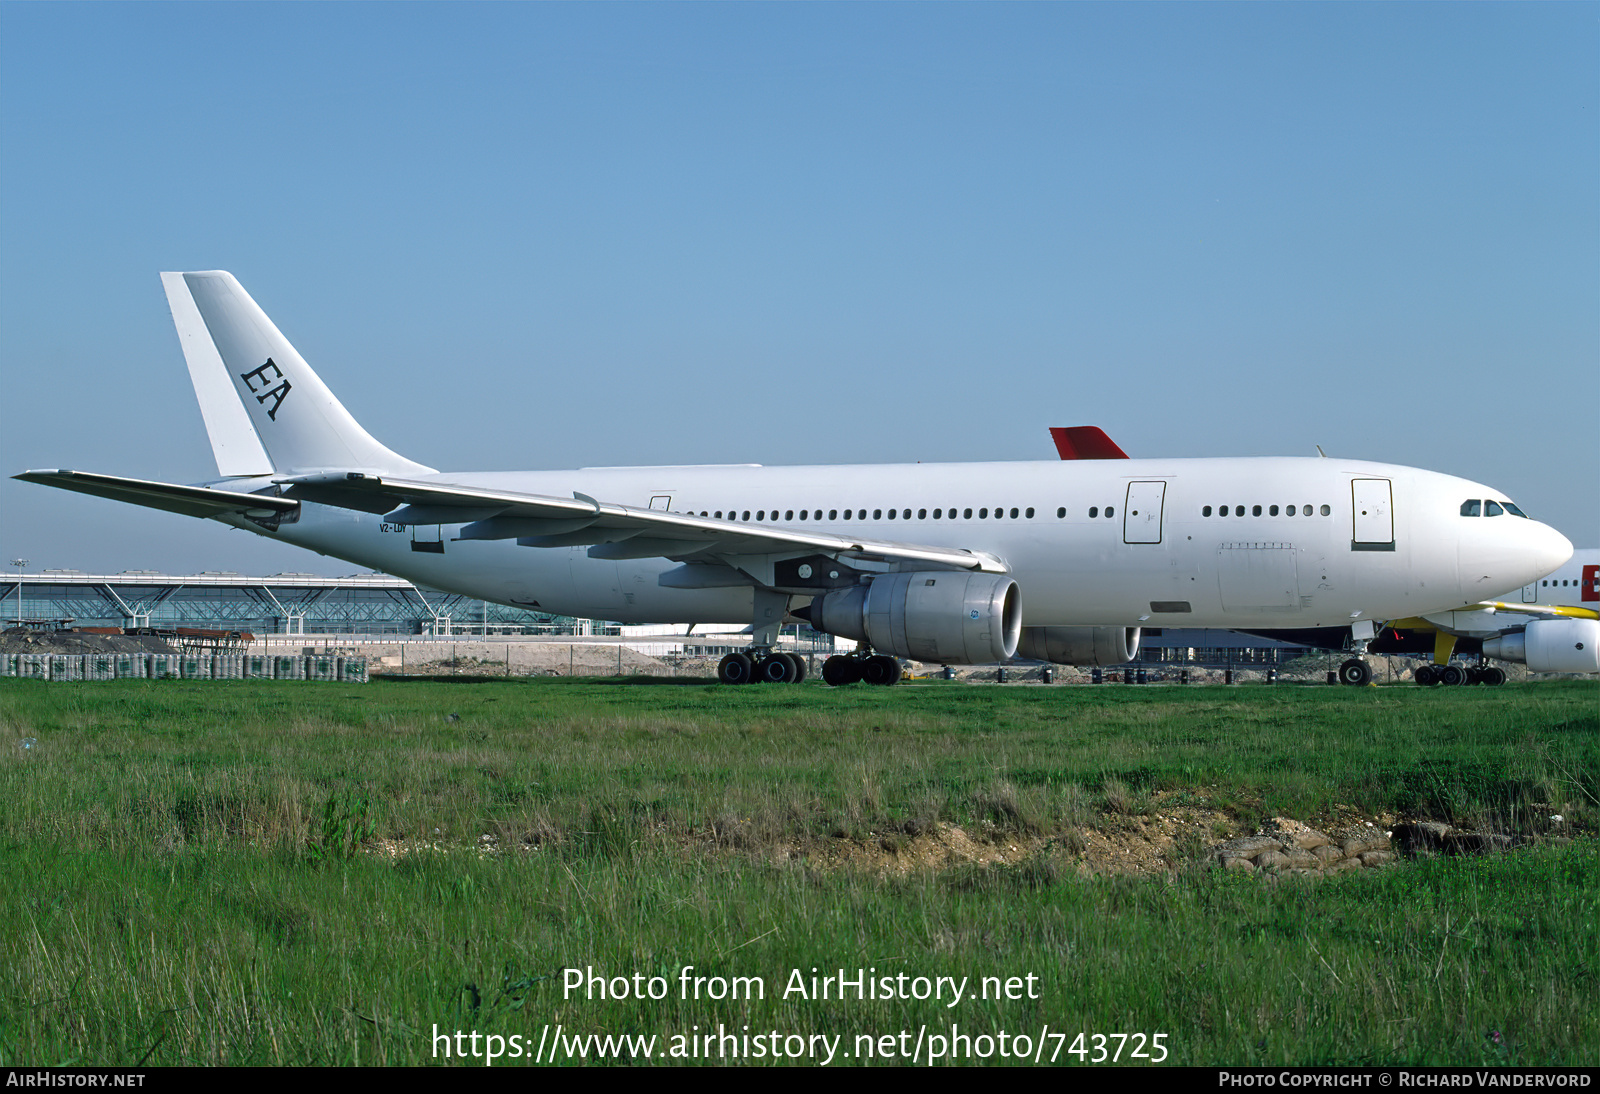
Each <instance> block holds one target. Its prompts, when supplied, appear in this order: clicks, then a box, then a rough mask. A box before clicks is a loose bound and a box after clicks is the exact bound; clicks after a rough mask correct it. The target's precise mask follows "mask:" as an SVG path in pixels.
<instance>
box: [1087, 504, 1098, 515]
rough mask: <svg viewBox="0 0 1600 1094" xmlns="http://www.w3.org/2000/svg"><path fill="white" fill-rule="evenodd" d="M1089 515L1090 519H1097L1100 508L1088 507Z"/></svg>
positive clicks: (1096, 506)
mask: <svg viewBox="0 0 1600 1094" xmlns="http://www.w3.org/2000/svg"><path fill="white" fill-rule="evenodd" d="M1089 515H1090V516H1091V517H1098V516H1099V515H1100V507H1099V506H1098V505H1091V506H1089Z"/></svg>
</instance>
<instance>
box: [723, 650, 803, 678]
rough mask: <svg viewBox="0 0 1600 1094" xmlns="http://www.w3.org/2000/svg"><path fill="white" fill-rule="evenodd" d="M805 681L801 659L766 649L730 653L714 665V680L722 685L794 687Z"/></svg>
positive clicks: (793, 655)
mask: <svg viewBox="0 0 1600 1094" xmlns="http://www.w3.org/2000/svg"><path fill="white" fill-rule="evenodd" d="M805 678H806V663H805V659H804V658H802V657H800V656H798V655H796V654H793V653H779V652H774V651H773V650H770V649H759V648H756V649H752V650H751V652H750V653H730V654H728V655H727V656H726V657H724V658H723V659H722V660H721V661H720V662H719V663H718V664H717V679H718V680H719V681H721V682H722V683H724V684H798V683H799V682H800V681H802V680H804V679H805Z"/></svg>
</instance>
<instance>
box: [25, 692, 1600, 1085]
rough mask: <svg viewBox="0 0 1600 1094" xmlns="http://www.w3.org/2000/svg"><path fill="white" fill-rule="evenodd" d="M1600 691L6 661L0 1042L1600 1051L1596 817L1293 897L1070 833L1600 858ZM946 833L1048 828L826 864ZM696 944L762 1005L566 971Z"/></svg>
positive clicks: (89, 1050)
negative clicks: (847, 995)
mask: <svg viewBox="0 0 1600 1094" xmlns="http://www.w3.org/2000/svg"><path fill="white" fill-rule="evenodd" d="M1594 699H1595V691H1594V688H1593V687H1592V685H1585V684H1582V683H1579V684H1565V683H1552V684H1538V685H1529V686H1523V687H1519V688H1513V689H1502V690H1500V691H1498V692H1491V691H1483V690H1480V689H1459V690H1456V691H1454V692H1453V693H1452V692H1442V691H1429V692H1423V691H1411V690H1399V689H1377V690H1372V689H1366V690H1351V691H1346V690H1343V689H1332V688H1329V689H1320V688H1297V689H1290V688H1284V689H1281V690H1278V689H1272V688H1267V687H1259V688H1239V689H1231V690H1229V689H1222V688H1195V689H1180V688H1176V687H1173V688H1154V687H1152V688H1147V689H1135V688H1102V689H1094V688H1071V689H1068V688H1057V689H1046V688H1014V689H1012V688H1001V687H928V688H905V689H888V690H885V691H879V692H871V691H866V690H863V689H852V690H849V691H829V690H825V689H821V688H810V687H801V688H787V689H785V688H771V689H766V688H755V687H752V688H741V689H726V688H717V687H711V686H707V687H700V686H683V685H677V686H664V685H663V686H656V687H648V686H621V685H607V684H603V683H593V682H567V681H516V680H512V681H498V680H496V681H489V682H485V683H464V682H463V683H430V682H376V683H373V684H370V685H367V686H365V687H360V688H356V687H341V686H338V685H331V686H330V685H316V686H309V685H308V686H305V687H296V686H292V685H291V686H284V685H273V684H256V683H248V682H240V683H238V684H230V683H211V684H206V685H191V684H185V683H182V682H153V683H152V682H144V683H141V682H131V681H130V682H126V683H113V684H86V685H60V684H57V685H45V684H39V683H37V682H32V681H3V682H0V727H3V731H4V733H5V737H4V738H0V891H3V892H4V893H6V894H7V895H6V901H5V911H6V915H5V917H4V921H3V923H0V969H4V970H5V973H4V976H3V978H0V991H3V997H4V1000H5V1002H4V1006H0V1063H3V1064H7V1065H15V1064H65V1063H85V1064H105V1065H110V1064H116V1065H132V1064H136V1063H140V1062H143V1063H147V1064H192V1063H270V1064H278V1063H291V1064H304V1063H338V1064H358V1063H421V1062H429V1061H431V1060H433V1059H434V1058H435V1057H434V1055H433V1047H432V1046H433V1042H432V1040H431V1033H432V1030H433V1027H434V1026H435V1025H437V1026H439V1027H440V1028H442V1029H446V1030H449V1031H454V1030H456V1029H458V1028H459V1029H462V1030H473V1029H476V1030H478V1031H479V1032H481V1033H488V1032H499V1033H501V1034H503V1035H510V1034H512V1033H518V1034H521V1035H522V1036H524V1037H528V1036H531V1037H533V1038H535V1039H536V1038H537V1037H538V1035H539V1031H540V1030H541V1029H542V1028H543V1025H544V1024H545V1023H547V1022H548V1023H551V1024H554V1023H558V1022H559V1023H562V1024H563V1026H564V1028H565V1029H566V1030H567V1031H569V1032H587V1031H594V1032H610V1033H623V1032H643V1033H656V1034H660V1035H661V1036H663V1037H665V1036H670V1035H672V1034H674V1033H687V1032H690V1031H692V1029H693V1027H695V1026H699V1027H700V1029H701V1030H702V1031H704V1030H707V1029H709V1028H711V1027H714V1026H716V1025H717V1024H718V1023H722V1024H725V1025H727V1026H730V1027H732V1026H743V1025H746V1024H748V1025H750V1027H751V1029H752V1030H757V1029H778V1030H780V1031H784V1032H793V1033H800V1034H807V1033H828V1034H835V1033H842V1034H844V1035H846V1041H847V1042H848V1041H850V1039H852V1038H854V1037H855V1036H856V1035H858V1034H869V1033H875V1034H888V1033H895V1032H898V1031H899V1030H901V1029H913V1030H915V1029H919V1028H921V1027H923V1026H927V1027H928V1029H929V1030H930V1031H931V1030H936V1029H947V1027H948V1026H949V1025H950V1024H951V1023H953V1022H954V1023H959V1024H960V1025H961V1027H962V1028H963V1029H965V1030H968V1031H970V1032H974V1033H976V1032H980V1031H981V1032H988V1033H991V1034H993V1033H996V1032H998V1031H999V1030H1000V1029H1002V1028H1005V1029H1007V1030H1010V1031H1013V1032H1015V1031H1019V1030H1033V1031H1037V1030H1038V1029H1039V1028H1041V1027H1042V1026H1044V1025H1045V1024H1047V1023H1048V1024H1049V1025H1050V1028H1051V1029H1053V1030H1062V1031H1071V1032H1072V1033H1074V1034H1075V1033H1076V1032H1077V1031H1079V1030H1083V1031H1086V1032H1089V1033H1094V1032H1105V1033H1115V1032H1134V1031H1143V1032H1147V1033H1154V1032H1157V1031H1162V1032H1166V1033H1168V1035H1169V1036H1168V1038H1167V1042H1166V1043H1167V1045H1168V1046H1169V1049H1170V1052H1171V1055H1170V1056H1169V1061H1170V1062H1173V1063H1202V1064H1211V1063H1233V1064H1249V1063H1260V1064H1278V1063H1311V1062H1321V1063H1365V1062H1373V1063H1377V1062H1384V1063H1393V1062H1410V1063H1458V1064H1479V1063H1491V1064H1492V1063H1524V1064H1532V1063H1590V1064H1592V1063H1595V1062H1596V1058H1595V1049H1594V1046H1595V1045H1597V1044H1600V1017H1597V1016H1596V1011H1595V1008H1594V1007H1593V1006H1592V1003H1591V1001H1590V1000H1591V998H1592V996H1593V994H1594V986H1595V983H1596V975H1597V971H1600V955H1597V952H1596V951H1597V942H1596V934H1595V929H1594V924H1595V923H1596V922H1600V854H1597V852H1596V849H1595V845H1594V843H1593V842H1592V841H1591V840H1590V839H1588V838H1580V839H1578V840H1577V841H1576V842H1573V843H1570V844H1566V845H1561V844H1557V845H1552V846H1547V847H1545V848H1543V849H1540V850H1530V851H1524V852H1518V853H1516V854H1512V855H1502V856H1493V857H1489V858H1483V859H1476V860H1439V861H1428V862H1417V863H1410V864H1406V865H1405V866H1402V867H1398V868H1392V869H1386V870H1379V871H1370V872H1364V873H1361V874H1357V875H1354V876H1345V877H1334V878H1328V879H1324V880H1322V881H1320V882H1316V883H1307V884H1299V883H1293V882H1288V881H1285V882H1284V883H1281V884H1275V885H1274V884H1268V883H1265V882H1263V881H1262V880H1261V879H1256V878H1239V877H1236V876H1232V875H1226V876H1225V875H1222V874H1220V873H1216V872H1206V871H1191V870H1181V871H1178V872H1177V873H1175V874H1173V875H1171V876H1169V877H1166V878H1149V879H1134V878H1115V879H1113V878H1094V877H1085V876H1082V875H1081V874H1080V873H1079V871H1078V869H1077V866H1076V863H1075V861H1074V858H1073V855H1072V851H1071V848H1072V842H1071V839H1070V836H1071V834H1072V833H1073V832H1074V831H1076V830H1077V829H1078V828H1081V827H1084V826H1088V825H1093V824H1096V823H1100V818H1102V817H1103V816H1106V815H1107V814H1105V813H1102V812H1101V810H1102V809H1106V808H1110V809H1116V808H1126V809H1128V810H1131V811H1137V810H1138V809H1139V808H1140V806H1139V802H1140V800H1141V796H1148V795H1149V794H1151V793H1152V792H1155V791H1166V790H1181V789H1186V788H1187V789H1193V790H1195V791H1197V792H1200V791H1203V792H1204V793H1205V795H1206V796H1207V797H1208V798H1210V799H1211V800H1213V801H1215V800H1223V801H1232V802H1234V803H1236V806H1235V808H1236V811H1237V812H1238V813H1240V814H1241V822H1243V823H1248V822H1249V821H1251V820H1252V819H1254V818H1255V817H1256V816H1257V815H1271V814H1274V813H1281V814H1286V815H1291V816H1297V817H1300V818H1301V819H1306V820H1315V819H1316V818H1317V817H1319V816H1321V815H1324V814H1329V813H1331V812H1333V811H1335V810H1341V809H1348V808H1352V807H1353V808H1356V809H1360V810H1362V811H1365V812H1368V813H1378V812H1382V811H1394V812H1412V813H1422V814H1426V815H1429V816H1437V817H1440V818H1441V819H1448V820H1455V821H1464V822H1472V821H1482V822H1484V823H1492V824H1494V825H1496V826H1499V827H1502V828H1504V829H1507V830H1515V831H1519V832H1539V831H1549V830H1550V829H1551V827H1552V824H1553V822H1552V821H1551V820H1550V817H1551V815H1552V813H1556V812H1559V813H1560V815H1562V816H1563V818H1564V819H1563V821H1562V822H1561V826H1562V827H1563V828H1564V829H1568V830H1576V831H1577V832H1578V833H1579V835H1580V836H1583V835H1584V834H1585V833H1588V832H1592V828H1593V823H1594V821H1593V818H1594V816H1595V812H1594V809H1595V804H1594V803H1595V795H1596V791H1597V778H1600V774H1597V773H1600V751H1597V749H1600V745H1597V733H1596V730H1597V721H1600V718H1597V711H1596V704H1595V701H1594ZM452 715H454V717H453V718H452V717H451V716H452ZM23 737H33V738H36V739H37V742H38V743H37V745H36V746H35V747H33V748H30V749H27V750H23V749H21V748H19V747H17V745H16V744H15V743H14V742H15V741H17V740H19V739H20V738H23ZM1113 802H1117V803H1123V804H1122V805H1120V806H1118V805H1114V804H1113ZM941 823H956V824H961V825H963V826H969V830H970V831H972V832H973V833H974V834H978V833H982V832H992V833H995V836H994V838H1012V837H1014V836H1017V835H1024V834H1032V835H1035V836H1037V837H1041V838H1042V839H1043V842H1042V843H1041V847H1042V849H1041V850H1040V852H1039V853H1038V854H1037V855H1035V856H1034V857H1033V858H1032V859H1029V860H1028V861H1025V862H1023V863H1021V864H1020V865H1014V866H1005V867H1003V866H992V867H980V866H968V867H962V868H958V869H950V870H945V871H942V872H935V871H922V872H914V873H912V874H910V875H909V876H906V877H902V878H884V877H879V876H877V875H876V874H870V873H863V872H857V871H851V870H849V869H829V868H823V867H822V866H821V865H820V864H819V860H818V859H817V858H816V857H815V856H812V855H810V854H809V851H808V849H809V848H812V847H815V846H819V845H825V844H826V843H827V842H828V841H829V840H833V839H838V838H841V837H842V838H846V839H851V840H860V839H867V838H876V837H884V836H886V835H887V834H893V833H901V834H917V833H919V832H927V831H931V830H932V829H933V827H934V826H935V825H938V824H941ZM980 838H981V837H980ZM780 846H781V847H789V848H792V849H793V850H794V852H795V853H793V854H786V855H783V854H774V850H775V849H776V848H779V847H780ZM396 847H401V848H404V853H402V854H399V855H397V856H392V855H388V854H380V853H377V852H378V851H379V850H380V849H393V848H396ZM491 849H492V851H491ZM687 965H692V966H695V969H696V971H697V972H698V973H700V974H703V975H707V976H712V975H723V976H734V975H740V976H759V977H762V978H763V979H764V981H765V983H766V987H767V996H766V998H764V999H761V1000H755V1001H744V1000H741V1001H738V1002H734V1001H728V1000H723V1001H715V1000H708V999H700V1000H694V999H689V1000H685V999H682V998H679V997H678V995H677V991H676V981H675V980H674V981H673V984H674V992H673V994H672V995H670V996H669V997H668V998H667V999H664V1000H660V1001H654V1000H644V1001H638V1000H632V999H630V1000H626V1001H615V1000H606V1001H598V1000H593V1001H591V1000H585V999H580V998H565V997H564V996H563V991H562V979H561V976H562V970H564V969H566V968H569V967H576V968H584V967H589V966H592V967H593V968H595V969H597V970H605V971H606V973H607V974H608V975H631V974H633V973H635V972H638V973H643V974H645V975H651V974H656V973H659V974H660V975H663V976H665V977H668V978H669V979H670V978H671V977H674V976H676V974H677V970H679V969H681V968H682V967H683V966H687ZM813 966H815V967H817V968H818V969H821V970H823V971H832V970H837V969H838V968H841V967H843V968H846V969H851V970H854V969H855V968H857V967H863V968H867V967H870V968H875V969H877V970H879V973H880V974H893V973H899V972H907V973H911V974H922V975H928V976H935V975H938V976H956V977H961V976H970V977H973V978H974V984H975V983H976V978H977V977H981V976H1001V977H1012V976H1019V977H1020V976H1026V975H1029V974H1032V975H1034V976H1036V977H1038V981H1037V983H1038V984H1039V997H1038V998H1036V999H1029V998H1022V999H1013V1000H971V999H969V1000H967V1001H965V1002H963V1003H962V1004H961V1005H960V1006H959V1007H956V1008H950V1007H946V1006H944V1005H943V1003H941V1002H936V1001H925V1002H918V1001H914V1000H913V1001H905V1000H893V1001H886V1000H881V999H880V1000H871V999H868V1000H854V999H851V1000H846V1001H844V1002H840V1001H838V1000H836V999H830V1000H828V1001H825V1002H821V1001H813V1000H802V999H795V998H791V999H788V1000H785V999H783V998H781V990H782V987H783V984H784V982H785V980H786V978H787V976H788V974H789V972H790V970H792V969H800V970H803V971H804V972H805V973H806V974H808V975H809V970H810V969H811V968H812V967H813ZM845 1047H846V1050H848V1049H849V1047H850V1046H849V1044H847V1045H846V1046H845ZM854 1059H855V1058H854V1057H852V1058H851V1061H842V1062H852V1061H854ZM1076 1059H1077V1058H1076V1057H1070V1055H1069V1056H1063V1057H1062V1058H1061V1060H1060V1062H1076ZM441 1062H442V1061H441Z"/></svg>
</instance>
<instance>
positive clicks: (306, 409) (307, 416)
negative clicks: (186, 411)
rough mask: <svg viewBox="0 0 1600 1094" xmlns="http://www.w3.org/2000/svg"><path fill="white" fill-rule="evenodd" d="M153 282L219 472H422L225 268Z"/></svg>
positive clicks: (427, 471) (164, 276)
mask: <svg viewBox="0 0 1600 1094" xmlns="http://www.w3.org/2000/svg"><path fill="white" fill-rule="evenodd" d="M161 281H162V284H163V285H165V286H166V289H167V301H168V303H169V304H170V306H171V308H172V319H173V322H174V323H175V324H176V325H177V327H178V337H179V339H180V341H182V343H183V351H184V357H185V358H186V359H187V360H188V362H189V375H190V378H191V379H192V380H193V381H194V388H195V395H196V397H198V398H199V400H200V412H201V414H202V415H203V416H204V417H205V421H206V432H207V433H208V434H209V435H210V437H211V448H212V451H213V452H215V453H216V457H217V468H218V470H220V471H221V472H222V474H224V475H232V474H269V473H272V472H277V473H280V474H295V475H298V474H310V473H316V472H324V471H365V472H368V473H372V474H380V475H419V474H421V475H426V474H431V473H432V471H433V468H431V467H425V466H423V465H422V464H419V463H416V462H414V461H412V460H408V459H406V458H405V457H404V456H401V455H399V454H398V453H396V452H393V451H391V450H390V449H388V448H386V447H384V446H383V445H382V444H380V443H379V442H378V441H377V440H376V439H375V438H374V437H373V436H372V434H370V433H368V432H367V431H366V430H365V429H363V428H361V425H360V423H358V422H357V421H356V420H355V419H354V418H352V417H351V416H350V412H349V411H348V410H346V409H345V408H344V405H343V404H342V403H340V402H339V400H338V399H337V398H336V397H335V396H334V394H333V392H332V391H329V390H328V386H327V385H326V384H324V383H323V382H322V379H321V377H319V376H318V375H317V374H316V373H315V372H313V371H312V370H311V366H310V365H308V364H306V362H305V358H303V357H301V356H300V354H299V353H297V352H296V351H295V348H294V347H293V346H292V345H290V344H289V340H288V339H287V338H285V337H284V336H283V334H282V333H281V332H280V331H279V330H278V328H277V327H276V326H274V325H273V322H272V320H271V319H268V318H267V315H266V313H265V312H263V311H262V310H261V308H260V307H259V306H257V304H256V302H255V301H254V300H252V299H250V294H249V293H247V292H245V291H244V289H243V288H242V287H241V286H240V284H239V282H238V281H236V280H235V279H234V276H233V275H232V274H230V273H225V272H223V271H221V270H209V271H205V272H201V273H164V274H162V275H161ZM224 395H231V396H232V399H231V405H229V403H230V400H228V399H225V398H224Z"/></svg>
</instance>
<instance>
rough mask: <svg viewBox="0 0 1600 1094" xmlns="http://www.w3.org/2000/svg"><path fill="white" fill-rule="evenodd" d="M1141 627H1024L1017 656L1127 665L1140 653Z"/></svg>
mask: <svg viewBox="0 0 1600 1094" xmlns="http://www.w3.org/2000/svg"><path fill="white" fill-rule="evenodd" d="M1140 630H1141V628H1139V627H1023V628H1022V640H1021V641H1020V642H1018V643H1017V656H1018V657H1026V658H1027V659H1029V660H1030V661H1052V662H1054V663H1055V664H1058V665H1123V664H1126V663H1127V662H1129V661H1132V660H1133V659H1134V658H1135V657H1137V656H1138V655H1139V634H1140Z"/></svg>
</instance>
